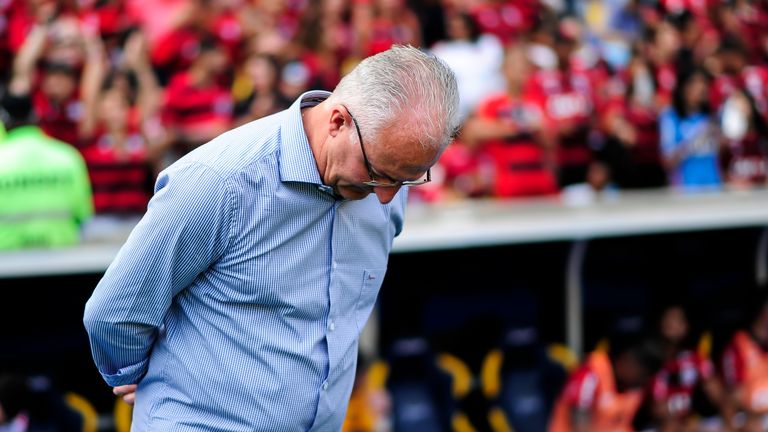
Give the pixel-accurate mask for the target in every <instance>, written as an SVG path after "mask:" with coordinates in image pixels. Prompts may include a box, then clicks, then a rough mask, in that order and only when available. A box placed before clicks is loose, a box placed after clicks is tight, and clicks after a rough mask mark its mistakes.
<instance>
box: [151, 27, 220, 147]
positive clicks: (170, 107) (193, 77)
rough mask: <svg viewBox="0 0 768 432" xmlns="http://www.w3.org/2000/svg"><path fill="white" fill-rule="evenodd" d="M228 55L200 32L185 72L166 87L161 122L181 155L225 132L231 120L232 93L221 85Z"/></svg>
mask: <svg viewBox="0 0 768 432" xmlns="http://www.w3.org/2000/svg"><path fill="white" fill-rule="evenodd" d="M226 71H227V57H226V53H225V52H224V49H223V48H222V47H221V45H220V44H219V43H218V41H217V40H216V39H215V38H213V37H211V36H210V35H203V36H201V37H200V39H199V40H198V42H197V47H196V56H195V57H194V61H193V62H192V65H191V66H190V67H189V69H187V70H186V71H185V72H182V73H179V74H177V75H175V76H174V77H173V78H172V79H171V81H170V83H169V84H168V87H167V88H166V90H165V98H164V104H163V113H162V117H163V123H164V125H165V127H167V128H168V131H169V133H170V135H171V137H172V139H173V140H174V141H175V145H176V150H177V152H178V153H180V154H181V155H183V154H185V153H187V152H188V151H190V150H192V149H194V148H196V147H198V146H199V145H201V144H204V143H206V142H208V141H210V140H211V139H213V138H215V137H216V136H218V135H219V134H221V133H223V132H224V131H226V130H227V129H228V128H229V127H230V126H231V123H232V120H233V119H232V96H231V94H230V92H229V89H228V88H227V87H226V86H225V85H224V84H222V79H223V74H224V73H225V72H226Z"/></svg>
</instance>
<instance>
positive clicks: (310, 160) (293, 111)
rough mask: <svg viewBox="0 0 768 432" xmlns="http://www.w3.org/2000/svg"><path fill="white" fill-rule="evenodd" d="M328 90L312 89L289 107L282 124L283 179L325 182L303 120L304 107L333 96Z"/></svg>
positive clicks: (281, 164)
mask: <svg viewBox="0 0 768 432" xmlns="http://www.w3.org/2000/svg"><path fill="white" fill-rule="evenodd" d="M330 95H331V93H329V92H326V91H319V90H315V91H308V92H306V93H304V94H302V95H301V96H299V98H298V99H296V101H295V102H294V103H293V104H292V105H291V107H290V108H288V110H287V112H286V116H285V118H284V120H283V123H282V125H281V126H280V155H279V156H278V159H279V164H280V180H281V181H284V182H287V181H295V182H302V183H312V184H318V185H322V184H323V182H322V179H321V178H320V173H319V172H318V171H317V162H315V156H314V155H313V154H312V149H311V148H310V147H309V140H308V139H307V133H306V131H305V130H304V123H303V122H302V120H301V109H302V108H308V107H313V106H315V105H318V104H319V103H320V102H322V101H324V100H325V99H327V98H328V96H330Z"/></svg>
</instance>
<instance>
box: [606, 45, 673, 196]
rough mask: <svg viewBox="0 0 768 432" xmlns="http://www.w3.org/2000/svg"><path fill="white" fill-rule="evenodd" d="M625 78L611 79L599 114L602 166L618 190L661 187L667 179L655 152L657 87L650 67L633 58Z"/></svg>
mask: <svg viewBox="0 0 768 432" xmlns="http://www.w3.org/2000/svg"><path fill="white" fill-rule="evenodd" d="M625 76H626V78H624V79H619V78H616V79H614V82H613V85H615V86H616V88H615V89H614V90H613V96H612V97H610V98H609V99H610V100H609V101H608V102H607V104H606V106H605V108H604V109H603V110H602V111H603V112H602V114H601V117H602V123H603V128H604V129H605V134H606V141H605V145H604V149H603V152H604V153H605V155H606V162H607V163H608V164H609V166H610V168H611V171H612V172H613V175H614V180H615V182H616V184H617V186H618V187H620V188H622V189H625V188H626V189H631V188H655V187H662V186H665V185H666V184H667V175H666V172H665V171H664V167H663V165H662V162H661V153H660V150H659V113H658V110H657V106H656V98H655V93H656V88H657V85H656V82H655V80H654V77H653V74H652V71H651V68H650V65H649V64H648V63H647V62H646V61H645V60H644V59H643V58H641V57H635V58H634V59H632V61H631V62H630V64H629V68H628V69H627V71H626V74H625Z"/></svg>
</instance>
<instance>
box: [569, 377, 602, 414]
mask: <svg viewBox="0 0 768 432" xmlns="http://www.w3.org/2000/svg"><path fill="white" fill-rule="evenodd" d="M597 387H598V378H597V375H595V374H594V373H593V372H592V371H590V370H589V369H587V368H582V369H580V370H577V371H576V372H575V373H574V374H573V375H572V376H571V378H570V379H568V382H567V383H566V385H565V390H564V392H565V403H566V404H567V405H568V406H569V407H570V408H572V409H578V410H584V411H589V410H591V409H592V407H593V406H594V404H595V401H597Z"/></svg>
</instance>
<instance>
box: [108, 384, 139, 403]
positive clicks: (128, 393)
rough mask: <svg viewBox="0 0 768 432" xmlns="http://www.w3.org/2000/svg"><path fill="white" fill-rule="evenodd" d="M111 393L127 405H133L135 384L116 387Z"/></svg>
mask: <svg viewBox="0 0 768 432" xmlns="http://www.w3.org/2000/svg"><path fill="white" fill-rule="evenodd" d="M112 393H114V394H115V395H117V396H122V397H123V400H124V401H125V402H126V403H127V404H128V405H133V403H134V402H135V401H136V384H128V385H122V386H117V387H115V388H113V389H112Z"/></svg>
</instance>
